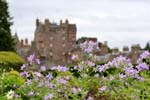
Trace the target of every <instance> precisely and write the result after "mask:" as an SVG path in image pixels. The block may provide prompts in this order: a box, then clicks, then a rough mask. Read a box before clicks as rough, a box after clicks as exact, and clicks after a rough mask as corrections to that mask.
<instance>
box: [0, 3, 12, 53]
mask: <svg viewBox="0 0 150 100" xmlns="http://www.w3.org/2000/svg"><path fill="white" fill-rule="evenodd" d="M11 19H12V17H10V15H9V12H8V4H7V2H6V0H0V51H14V42H13V38H12V36H11V30H10V26H11V25H12V22H11Z"/></svg>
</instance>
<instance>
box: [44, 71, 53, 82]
mask: <svg viewBox="0 0 150 100" xmlns="http://www.w3.org/2000/svg"><path fill="white" fill-rule="evenodd" d="M46 78H47V79H48V80H49V81H50V80H51V79H52V78H53V76H52V74H50V73H48V74H47V75H46Z"/></svg>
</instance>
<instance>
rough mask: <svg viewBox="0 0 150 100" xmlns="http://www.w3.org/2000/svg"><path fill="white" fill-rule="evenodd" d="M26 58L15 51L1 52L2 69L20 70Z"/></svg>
mask: <svg viewBox="0 0 150 100" xmlns="http://www.w3.org/2000/svg"><path fill="white" fill-rule="evenodd" d="M23 63H24V60H23V59H22V58H21V57H19V56H18V55H17V54H16V53H14V52H5V51H4V52H0V70H11V69H14V70H17V71H19V70H20V66H21V65H22V64H23Z"/></svg>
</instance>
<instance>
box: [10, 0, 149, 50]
mask: <svg viewBox="0 0 150 100" xmlns="http://www.w3.org/2000/svg"><path fill="white" fill-rule="evenodd" d="M8 2H9V10H10V13H11V16H13V17H14V18H13V22H14V25H13V26H12V32H17V33H18V35H19V38H29V39H30V40H33V38H34V31H35V19H36V18H39V19H40V20H41V21H42V22H43V21H44V19H45V18H49V20H50V21H51V22H56V23H59V21H60V19H63V21H64V20H65V19H66V18H68V19H69V22H70V23H75V24H76V25H77V37H78V38H79V37H82V36H87V37H97V38H98V40H99V41H101V42H103V41H108V45H109V46H110V47H119V48H121V47H123V46H124V45H126V46H129V47H130V46H131V44H137V43H139V44H140V45H141V46H142V47H143V46H145V44H146V43H147V42H148V41H149V40H150V0H8Z"/></svg>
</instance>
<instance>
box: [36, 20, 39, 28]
mask: <svg viewBox="0 0 150 100" xmlns="http://www.w3.org/2000/svg"><path fill="white" fill-rule="evenodd" d="M39 23H40V22H39V19H38V18H37V19H36V27H38V26H39Z"/></svg>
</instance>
